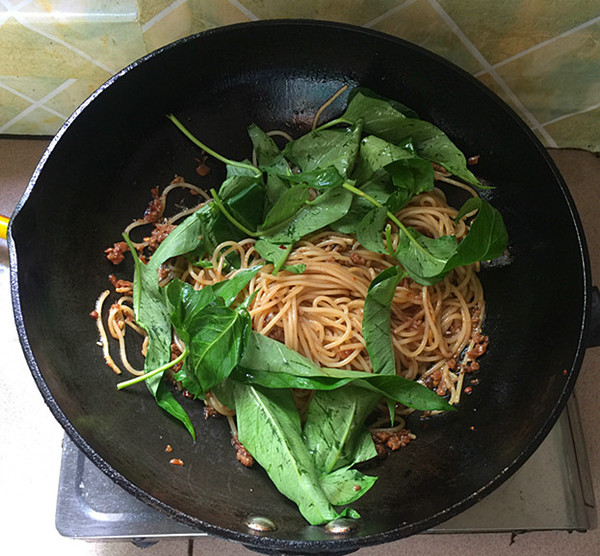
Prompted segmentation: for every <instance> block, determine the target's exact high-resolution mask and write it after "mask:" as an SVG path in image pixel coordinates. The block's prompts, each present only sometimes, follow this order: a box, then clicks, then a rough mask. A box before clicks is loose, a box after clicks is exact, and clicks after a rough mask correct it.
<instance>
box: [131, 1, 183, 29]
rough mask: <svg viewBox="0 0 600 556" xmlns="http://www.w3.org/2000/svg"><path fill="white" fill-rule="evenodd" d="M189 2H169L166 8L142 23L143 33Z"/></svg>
mask: <svg viewBox="0 0 600 556" xmlns="http://www.w3.org/2000/svg"><path fill="white" fill-rule="evenodd" d="M185 3H187V0H175V2H173V3H172V4H169V5H168V6H167V7H166V8H165V9H164V10H162V11H160V12H158V13H157V14H156V15H155V16H154V17H153V18H151V19H149V20H148V21H146V23H144V24H143V25H142V33H145V32H146V31H148V29H151V28H152V27H154V26H155V25H156V24H157V23H158V22H159V21H161V20H162V19H164V18H165V17H167V16H168V15H169V14H170V13H171V12H173V11H175V10H176V9H177V8H179V7H180V6H183V4H185Z"/></svg>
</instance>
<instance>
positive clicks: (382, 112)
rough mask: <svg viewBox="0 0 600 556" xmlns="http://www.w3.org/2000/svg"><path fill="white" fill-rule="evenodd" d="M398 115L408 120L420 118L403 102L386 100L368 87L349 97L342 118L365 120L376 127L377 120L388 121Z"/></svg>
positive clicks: (355, 89)
mask: <svg viewBox="0 0 600 556" xmlns="http://www.w3.org/2000/svg"><path fill="white" fill-rule="evenodd" d="M381 101H383V102H381ZM392 110H393V112H392ZM396 113H400V114H401V115H402V116H405V117H407V118H417V119H418V118H419V115H418V114H417V113H416V112H415V111H414V110H413V109H412V108H409V107H408V106H405V105H404V104H402V103H401V102H398V101H396V100H391V99H388V98H385V97H383V96H381V95H379V94H377V93H376V92H375V91H372V90H371V89H368V88H366V87H356V88H354V89H352V91H350V94H349V95H348V108H347V109H346V113H345V114H344V116H342V118H344V119H346V120H350V121H355V120H356V119H358V118H364V119H365V120H368V121H369V122H370V124H371V125H373V126H374V125H375V122H376V120H377V119H380V120H383V121H387V120H388V119H389V118H393V117H397V115H396Z"/></svg>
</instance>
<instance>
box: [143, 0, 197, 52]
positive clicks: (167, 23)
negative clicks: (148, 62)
mask: <svg viewBox="0 0 600 556" xmlns="http://www.w3.org/2000/svg"><path fill="white" fill-rule="evenodd" d="M154 19H155V20H154V21H151V22H150V23H151V24H152V25H151V26H149V27H147V28H145V30H144V34H143V39H144V43H145V45H146V50H147V52H151V51H153V50H156V49H157V48H160V47H162V46H165V45H166V44H169V43H171V42H173V41H176V40H177V39H180V38H182V37H186V36H188V35H190V34H191V33H192V13H191V11H190V6H189V4H188V2H186V3H184V4H182V5H181V6H178V7H177V8H175V9H173V10H165V13H164V14H163V13H162V12H161V13H159V14H157V15H156V16H155V18H154ZM146 25H149V24H148V23H147V24H146Z"/></svg>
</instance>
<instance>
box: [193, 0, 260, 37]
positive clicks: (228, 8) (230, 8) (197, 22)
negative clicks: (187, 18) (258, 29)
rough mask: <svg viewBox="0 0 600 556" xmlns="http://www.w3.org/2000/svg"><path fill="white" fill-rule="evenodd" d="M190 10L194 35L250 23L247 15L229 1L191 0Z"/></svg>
mask: <svg viewBox="0 0 600 556" xmlns="http://www.w3.org/2000/svg"><path fill="white" fill-rule="evenodd" d="M190 9H191V13H192V32H193V33H199V32H201V31H205V30H206V29H212V28H213V27H220V26H221V25H231V24H233V23H243V22H244V21H250V18H249V16H248V15H247V14H245V13H244V12H242V11H241V10H240V9H239V8H237V7H236V6H234V5H233V4H231V2H228V0H190Z"/></svg>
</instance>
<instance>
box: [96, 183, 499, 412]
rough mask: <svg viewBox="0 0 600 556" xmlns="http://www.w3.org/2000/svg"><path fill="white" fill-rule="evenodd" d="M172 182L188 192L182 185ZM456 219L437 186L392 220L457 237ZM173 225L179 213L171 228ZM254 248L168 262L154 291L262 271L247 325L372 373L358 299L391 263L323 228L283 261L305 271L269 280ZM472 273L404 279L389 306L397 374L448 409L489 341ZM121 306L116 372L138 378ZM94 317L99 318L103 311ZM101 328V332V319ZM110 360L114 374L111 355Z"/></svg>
mask: <svg viewBox="0 0 600 556" xmlns="http://www.w3.org/2000/svg"><path fill="white" fill-rule="evenodd" d="M176 185H180V186H181V187H188V186H187V184H184V183H182V182H181V181H180V180H179V182H177V180H176ZM163 200H164V198H163ZM187 212H189V211H186V213H187ZM455 215H456V210H455V209H453V208H451V207H450V206H448V204H447V202H446V199H445V197H444V194H443V193H442V192H441V191H440V190H439V189H434V190H433V191H432V192H429V193H424V194H421V195H418V196H416V197H414V198H413V200H412V201H411V202H410V203H409V204H408V205H407V206H405V207H404V208H403V209H402V210H400V211H399V212H398V215H397V216H398V218H399V219H400V220H401V222H403V223H404V224H405V225H410V226H413V227H414V228H416V229H418V230H419V231H420V232H421V233H423V234H425V235H427V236H429V237H434V238H437V237H440V236H442V235H456V236H457V237H458V239H459V240H460V238H461V237H463V236H464V234H465V233H466V232H467V228H466V226H465V224H464V220H461V221H460V222H459V224H458V225H457V224H455V222H454V217H455ZM176 218H179V216H177V217H175V218H172V219H170V221H174V220H175V219H176ZM144 223H146V222H144V221H142V220H140V221H138V224H140V225H141V224H144ZM130 228H131V227H130ZM393 237H394V236H393ZM150 243H151V237H147V238H145V240H144V241H142V242H139V243H136V246H137V248H138V249H140V250H141V249H143V248H144V247H147V246H148V245H149V244H150ZM254 244H255V241H254V240H253V239H251V238H248V239H244V240H241V241H239V242H234V241H227V242H224V243H221V244H220V245H219V246H218V247H217V248H216V249H215V250H214V252H213V254H212V257H210V259H207V263H208V264H204V265H202V266H198V265H195V264H194V263H193V262H190V259H189V258H186V257H184V256H181V257H178V258H176V259H174V260H170V261H168V262H167V263H166V264H165V265H164V267H163V269H162V271H161V276H162V280H161V285H165V284H166V283H167V282H168V281H170V280H172V279H173V278H179V279H181V280H183V281H186V282H188V283H191V284H193V286H194V288H196V289H201V288H202V287H204V286H206V285H209V284H214V283H216V282H220V281H222V280H224V279H227V278H231V277H232V276H233V275H235V273H237V272H239V270H240V269H244V268H249V267H251V266H253V265H256V264H263V267H262V268H261V270H260V271H259V272H258V273H257V274H256V276H255V277H254V278H253V279H252V280H251V281H250V283H249V284H248V286H247V287H246V288H245V290H244V291H243V292H241V293H240V299H244V298H246V297H248V296H249V295H251V294H254V295H255V297H254V299H253V301H252V303H251V305H250V307H249V312H250V315H251V318H252V328H253V329H254V330H255V331H257V332H260V333H261V334H265V335H267V336H269V337H271V338H273V339H276V340H279V341H281V342H283V343H285V344H286V345H287V346H288V347H291V348H292V349H294V350H296V351H298V352H299V353H301V354H302V355H304V356H305V357H307V358H309V359H311V360H313V361H314V362H315V363H317V364H319V365H320V366H323V367H329V368H341V369H349V370H360V371H367V372H370V371H371V370H372V367H371V363H370V361H369V357H368V355H367V352H366V349H365V340H364V338H363V334H362V315H363V307H364V301H365V296H366V294H367V290H368V288H369V285H370V283H371V281H372V280H373V278H375V276H377V275H378V274H379V273H380V272H381V271H383V270H385V269H386V268H388V267H390V266H393V264H394V261H393V259H391V258H389V257H388V256H386V255H382V254H379V253H374V252H372V251H369V250H367V249H364V248H363V247H362V246H361V245H360V244H359V243H358V242H357V241H356V239H355V238H354V237H353V236H350V235H344V234H340V233H335V232H331V231H323V232H320V233H318V234H316V235H313V236H312V237H309V238H305V239H303V240H302V241H300V242H298V243H297V244H296V246H295V247H294V249H293V250H292V251H291V253H290V255H289V256H288V259H287V264H289V265H296V264H304V265H305V266H306V269H305V270H304V272H302V273H299V274H296V273H292V272H288V271H285V270H282V271H280V272H278V273H277V274H276V275H274V274H273V273H272V270H273V266H272V265H271V264H266V263H265V261H264V260H263V259H262V258H261V257H260V255H259V254H258V253H257V252H256V250H255V249H254ZM232 252H236V253H237V254H238V255H239V259H240V261H241V264H240V269H231V267H230V265H229V264H228V263H227V261H226V257H227V256H228V255H230V254H231V253H232ZM476 266H477V265H475V264H474V265H469V266H463V267H459V268H456V269H454V270H452V271H451V272H450V274H449V275H448V276H447V277H446V278H445V279H443V280H442V281H440V282H438V283H437V284H435V285H432V286H422V285H420V284H418V283H416V282H414V281H413V280H411V279H410V278H404V279H403V280H402V281H401V283H400V284H399V285H398V287H397V288H396V292H395V295H394V300H393V303H392V310H391V333H392V342H393V347H394V352H395V358H396V370H397V373H398V374H400V375H402V376H404V377H406V378H408V379H411V380H419V381H420V382H422V383H424V384H425V385H426V386H428V387H430V388H433V389H436V391H437V392H438V393H439V394H440V395H445V394H447V393H448V394H449V402H450V403H452V404H455V403H457V402H458V401H459V400H460V394H461V390H462V385H463V377H464V373H465V372H468V371H470V370H474V369H475V368H477V362H476V358H477V356H479V355H481V354H482V353H483V352H484V351H485V345H486V343H487V337H485V336H483V335H482V334H481V322H482V320H483V316H484V310H485V301H484V297H483V290H482V287H481V284H480V282H479V279H478V277H477V272H476V270H477V268H476ZM113 282H114V284H113V285H115V287H116V290H117V291H120V292H121V293H125V294H128V293H130V292H129V290H128V287H127V286H128V285H127V283H126V282H124V281H120V283H117V282H116V281H114V280H113ZM128 302H130V297H128V296H127V295H125V297H122V298H121V299H120V300H119V301H118V302H117V303H115V304H113V305H112V308H111V310H110V312H109V315H108V329H109V332H110V334H111V335H112V336H113V337H114V338H115V339H117V340H118V341H119V344H120V356H121V361H122V365H123V367H124V368H126V369H127V370H128V371H130V372H131V373H133V374H141V373H142V372H143V371H137V370H135V369H133V368H132V366H131V364H130V363H129V361H128V359H127V354H126V350H125V348H124V329H125V325H126V324H127V325H129V326H130V327H132V328H136V327H135V323H134V318H133V311H132V310H131V309H130V308H129V307H128V306H127V304H128ZM96 310H97V312H98V313H101V311H102V307H101V306H100V307H98V308H97V309H96ZM98 322H99V326H101V327H102V324H101V319H98ZM136 329H137V331H138V332H140V333H143V331H141V330H140V329H139V328H136ZM103 344H105V345H106V342H104V341H103ZM105 349H107V348H106V347H105ZM107 362H108V363H109V365H110V366H111V367H112V368H113V369H118V367H116V365H115V364H114V362H113V361H112V358H110V356H108V358H107Z"/></svg>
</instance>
